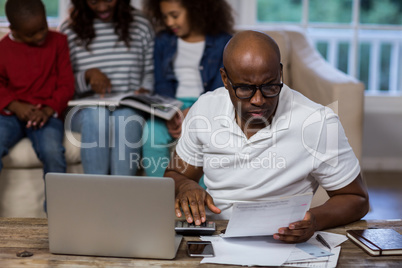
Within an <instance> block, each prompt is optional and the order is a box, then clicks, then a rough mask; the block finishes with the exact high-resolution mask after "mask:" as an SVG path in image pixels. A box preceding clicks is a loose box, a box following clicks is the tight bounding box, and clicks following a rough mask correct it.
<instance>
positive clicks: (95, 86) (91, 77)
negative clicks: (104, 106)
mask: <svg viewBox="0 0 402 268" xmlns="http://www.w3.org/2000/svg"><path fill="white" fill-rule="evenodd" d="M85 80H86V81H87V84H88V85H90V86H91V89H92V90H93V91H94V92H95V93H97V94H99V95H101V96H103V95H105V94H106V93H110V92H111V90H112V84H111V82H110V79H109V78H108V77H107V76H106V75H105V74H104V73H102V72H101V71H100V70H99V69H98V68H93V69H88V70H87V71H86V72H85Z"/></svg>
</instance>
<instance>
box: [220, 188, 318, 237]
mask: <svg viewBox="0 0 402 268" xmlns="http://www.w3.org/2000/svg"><path fill="white" fill-rule="evenodd" d="M312 198H313V193H311V192H310V193H305V194H300V195H293V196H287V197H280V198H276V199H272V200H267V201H263V202H236V203H234V204H233V210H232V215H231V217H230V220H229V223H228V226H227V229H226V232H225V235H224V237H240V236H263V235H273V234H274V233H277V232H278V229H279V228H280V227H287V226H289V224H290V223H292V222H296V221H300V220H302V219H303V218H304V215H305V214H306V212H307V210H308V209H309V208H310V204H311V199H312Z"/></svg>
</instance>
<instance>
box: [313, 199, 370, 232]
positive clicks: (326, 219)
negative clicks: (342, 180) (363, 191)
mask: <svg viewBox="0 0 402 268" xmlns="http://www.w3.org/2000/svg"><path fill="white" fill-rule="evenodd" d="M368 210H369V202H368V197H367V196H360V195H352V194H345V195H336V196H333V197H331V198H330V199H329V200H328V201H327V202H326V203H325V204H323V205H321V206H318V207H315V208H312V209H310V212H311V213H312V214H313V215H314V217H315V222H316V231H318V230H324V229H328V228H332V227H336V226H340V225H345V224H348V223H351V222H354V221H357V220H360V219H361V218H362V217H364V215H366V214H367V212H368Z"/></svg>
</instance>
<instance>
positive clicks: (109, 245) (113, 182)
mask: <svg viewBox="0 0 402 268" xmlns="http://www.w3.org/2000/svg"><path fill="white" fill-rule="evenodd" d="M46 196H47V213H48V224H49V249H50V252H51V253H56V254H74V255H93V256H114V257H133V258H154V259H173V258H174V257H175V256H176V252H177V249H178V247H179V245H180V241H181V238H182V237H181V236H178V235H176V233H175V230H174V224H175V213H174V181H173V180H172V179H171V178H152V177H130V176H112V175H84V174H62V173H48V174H46Z"/></svg>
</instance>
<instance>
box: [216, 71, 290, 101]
mask: <svg viewBox="0 0 402 268" xmlns="http://www.w3.org/2000/svg"><path fill="white" fill-rule="evenodd" d="M223 70H224V71H225V74H226V77H227V78H228V81H229V83H230V86H231V87H232V88H233V90H234V92H235V95H236V97H237V98H238V99H241V100H246V99H251V98H252V97H254V95H255V93H256V92H257V89H259V90H260V92H261V95H262V96H263V97H264V98H275V97H276V96H278V95H279V93H281V91H282V87H283V83H280V84H270V83H268V84H261V85H247V84H240V85H235V86H234V85H233V83H232V81H231V79H230V77H229V75H228V72H227V71H226V68H225V67H223ZM263 86H279V91H278V93H276V94H275V95H270V96H265V95H264V92H263V91H262V90H261V88H262V87H263ZM239 87H248V88H252V89H253V92H252V94H251V96H250V97H246V98H244V97H242V98H241V97H239V96H237V89H238V88H239Z"/></svg>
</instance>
